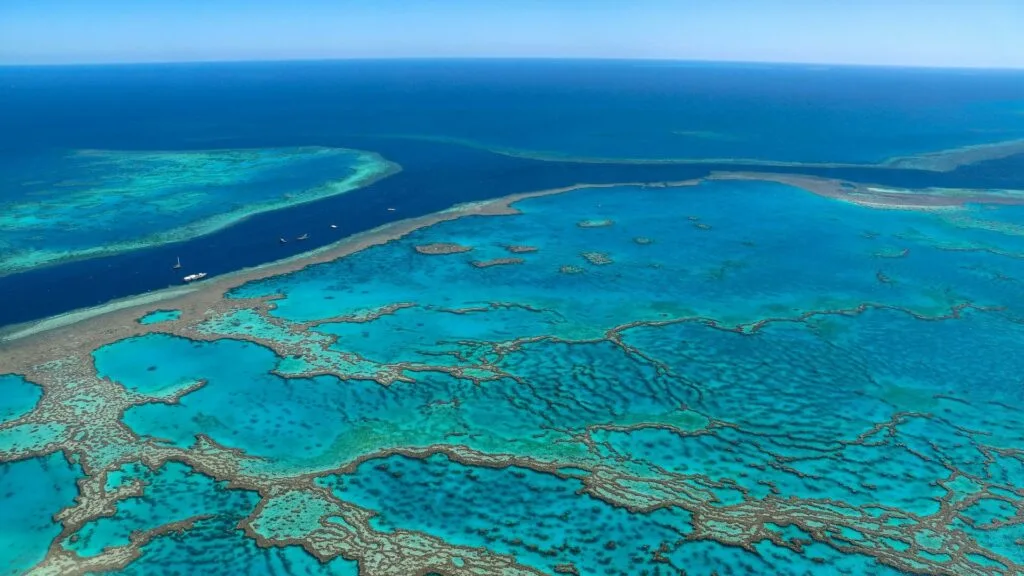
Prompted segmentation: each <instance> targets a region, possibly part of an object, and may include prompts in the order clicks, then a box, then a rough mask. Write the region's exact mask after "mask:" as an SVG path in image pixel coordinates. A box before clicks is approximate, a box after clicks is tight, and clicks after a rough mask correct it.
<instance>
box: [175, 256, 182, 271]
mask: <svg viewBox="0 0 1024 576" xmlns="http://www.w3.org/2000/svg"><path fill="white" fill-rule="evenodd" d="M173 268H174V269H175V270H177V269H178V268H181V257H180V256H179V257H178V261H177V262H176V263H175V264H174V266H173Z"/></svg>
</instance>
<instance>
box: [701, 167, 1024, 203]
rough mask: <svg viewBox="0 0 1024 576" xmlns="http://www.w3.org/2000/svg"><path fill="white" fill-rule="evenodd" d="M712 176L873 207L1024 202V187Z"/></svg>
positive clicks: (758, 174) (744, 174) (742, 174)
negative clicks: (898, 186) (897, 186)
mask: <svg viewBox="0 0 1024 576" xmlns="http://www.w3.org/2000/svg"><path fill="white" fill-rule="evenodd" d="M708 180H752V181H759V182H765V181H767V182H778V183H780V184H787V185H790V186H796V187H798V188H803V189H804V190H807V191H808V192H813V193H814V194H818V195H820V196H824V197H826V198H832V199H835V200H843V201H846V202H851V203H853V204H858V205H861V206H865V207H872V208H888V209H897V210H900V209H902V210H931V209H938V210H941V209H949V208H962V207H963V206H964V205H965V204H986V205H996V204H1003V205H1022V204H1024V190H977V189H963V188H919V189H895V188H892V187H881V186H872V185H870V184H863V183H857V182H849V181H844V180H837V179H834V178H823V177H820V176H806V175H801V174H771V173H765V172H721V173H713V174H711V175H710V176H709V177H708Z"/></svg>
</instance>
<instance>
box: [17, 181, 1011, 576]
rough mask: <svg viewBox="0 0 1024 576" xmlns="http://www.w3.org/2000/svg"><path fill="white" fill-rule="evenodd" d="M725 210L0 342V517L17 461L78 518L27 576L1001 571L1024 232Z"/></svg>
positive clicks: (741, 193)
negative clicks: (14, 399)
mask: <svg viewBox="0 0 1024 576" xmlns="http://www.w3.org/2000/svg"><path fill="white" fill-rule="evenodd" d="M729 176H730V175H727V174H726V175H718V176H716V177H715V178H713V179H708V180H701V181H683V182H675V183H669V184H667V185H664V184H656V185H644V184H641V183H631V184H619V185H606V186H592V185H585V184H584V185H577V186H571V187H566V188H560V189H552V190H545V191H541V192H536V193H528V194H521V195H516V196H511V197H506V198H502V199H499V200H494V201H489V202H482V203H476V204H470V205H464V206H460V207H458V208H456V209H452V210H449V211H446V212H443V213H439V214H434V215H430V216H426V217H422V218H418V219H412V220H407V221H402V222H398V223H394V224H390V225H387V226H385V227H382V228H380V229H378V230H374V231H372V232H369V233H365V234H362V235H359V236H356V237H353V238H350V239H346V240H344V241H342V242H340V243H337V244H335V245H332V246H328V247H326V248H324V249H321V250H319V251H317V252H316V253H314V254H312V255H309V256H306V257H302V258H294V259H291V260H287V261H283V262H279V263H276V264H273V265H268V266H265V267H261V268H259V269H252V270H246V271H241V272H238V273H234V274H230V275H225V276H223V277H217V278H213V279H210V280H208V281H206V282H204V283H201V284H199V285H197V286H196V287H195V288H194V289H191V290H189V291H178V292H175V293H173V294H171V295H169V296H168V297H166V298H161V299H159V300H158V301H154V300H149V301H146V302H142V303H140V304H138V305H134V306H132V305H127V304H126V303H121V304H120V305H119V307H118V308H117V309H114V310H112V311H110V312H109V313H106V314H97V315H94V316H90V317H86V318H84V319H81V320H80V321H78V322H77V323H74V324H71V325H66V326H63V327H56V328H52V329H49V330H42V331H39V330H36V331H33V330H32V329H31V328H29V329H23V330H21V331H20V336H19V335H18V334H15V335H14V336H18V337H12V338H9V339H7V340H5V341H3V342H0V359H2V360H0V374H4V373H10V374H16V375H17V376H8V377H7V378H6V379H4V380H3V381H0V385H4V386H12V387H14V388H16V389H19V390H24V391H25V392H24V393H23V398H24V400H22V401H19V402H18V403H17V405H16V406H14V407H13V408H10V409H8V412H6V414H9V416H8V417H7V419H6V420H4V421H3V422H2V423H0V479H2V478H7V477H9V476H11V475H15V476H13V477H14V478H15V479H20V480H18V481H17V482H12V483H10V485H11V486H12V487H13V488H10V489H8V491H7V492H4V491H0V499H3V498H12V499H15V500H17V495H18V494H20V493H21V492H22V491H24V490H26V489H27V488H26V486H30V485H32V484H31V483H32V482H34V481H37V480H36V479H37V478H39V477H45V476H40V475H41V474H42V472H39V471H38V470H42V469H43V468H44V467H43V465H42V464H40V463H41V462H43V460H46V459H50V460H52V461H53V463H48V464H47V465H49V466H51V467H50V468H47V470H49V471H50V472H49V473H50V474H51V475H54V478H55V481H59V482H61V483H62V485H64V486H65V487H67V486H71V485H74V486H75V487H76V488H77V498H75V499H74V501H73V502H72V501H70V500H69V498H68V494H67V493H66V492H64V493H60V494H57V495H55V496H54V497H53V498H51V499H43V500H41V501H39V502H38V503H33V507H34V508H33V509H32V510H31V511H30V513H26V514H27V515H28V516H31V517H34V518H38V517H45V518H48V519H49V518H50V515H53V519H54V521H53V522H48V523H45V524H41V525H40V526H38V527H33V529H32V530H31V531H29V532H28V533H27V535H26V537H23V538H21V539H19V540H18V542H17V551H18V553H19V554H20V556H19V558H22V559H23V560H19V561H20V562H22V564H21V566H25V570H27V571H29V572H30V573H37V574H52V573H85V572H109V571H118V572H120V571H124V572H128V573H131V572H138V573H145V572H146V570H147V569H152V567H153V566H161V565H163V566H165V567H166V566H168V565H170V566H172V569H178V570H182V571H185V570H188V571H192V572H198V573H205V574H228V573H236V572H237V570H238V569H239V567H243V569H245V570H246V571H247V572H262V573H273V570H274V568H271V567H268V566H272V567H279V566H288V567H289V568H288V570H291V571H301V572H302V573H310V574H317V573H333V574H338V573H340V574H356V573H358V574H365V575H369V576H385V575H388V576H390V575H407V574H431V573H436V574H445V575H457V576H462V575H467V576H468V575H470V574H508V575H513V574H524V575H525V574H630V575H631V574H643V573H647V574H652V575H653V574H678V573H682V572H684V571H685V572H686V573H688V574H712V573H717V574H744V573H770V574H794V575H796V574H805V573H808V572H815V571H821V570H824V569H828V570H830V571H835V572H838V573H851V574H880V575H886V574H892V575H896V574H908V573H909V574H958V575H960V574H970V575H982V574H995V573H1015V572H1019V571H1021V570H1022V569H1024V554H1022V553H1021V546H1020V544H1019V542H1020V540H1021V539H1022V538H1024V431H1022V430H1021V428H1020V426H1019V421H1020V418H1021V416H1022V409H1021V408H1020V401H1021V400H1022V399H1024V398H1022V396H1021V390H1019V387H1017V386H1016V385H1015V384H1014V383H1015V382H1016V381H1017V380H1018V379H1019V374H1020V373H1021V371H1022V369H1024V361H1022V360H1021V359H1020V358H1019V357H1018V355H1013V354H1007V353H1006V351H1007V350H1012V349H1013V347H1014V346H1015V343H1016V342H1018V341H1019V339H1020V337H1021V336H1022V332H1021V331H1022V330H1024V314H1022V312H1024V303H1022V301H1021V300H1020V298H1019V294H1020V282H1021V281H1022V280H1024V258H1020V257H1016V256H1013V254H1018V253H1024V234H1020V233H1019V230H1020V228H1019V227H1020V226H1021V225H1022V224H1024V212H1022V209H1021V208H1020V207H1018V206H1013V205H1007V204H1005V203H999V202H998V199H999V198H1001V197H1003V196H1002V195H998V194H997V195H994V196H993V198H995V199H996V200H997V201H996V202H994V203H986V202H985V199H986V195H985V194H984V193H983V192H978V193H976V194H974V195H973V196H972V198H974V200H972V202H970V203H962V204H960V205H959V207H958V208H957V209H956V214H957V215H958V216H957V217H955V218H951V217H949V216H948V214H949V213H948V211H936V210H932V209H930V206H929V205H928V204H922V205H914V204H911V205H910V209H906V210H887V209H879V208H885V207H886V205H885V202H884V201H869V200H870V197H869V196H870V195H871V194H878V195H879V197H880V198H888V196H887V195H888V194H890V192H888V191H885V190H881V191H878V190H873V189H872V187H871V186H869V185H862V184H858V183H851V184H852V185H853V186H855V187H856V188H857V190H860V191H861V192H860V194H863V195H865V196H866V198H865V201H864V202H845V201H837V198H835V197H832V196H829V195H828V194H824V193H821V191H823V190H824V191H828V190H832V189H833V188H831V187H833V186H835V185H834V184H830V183H829V182H828V181H819V180H815V179H808V178H806V177H799V178H798V179H797V180H793V181H779V180H777V179H774V181H773V179H767V178H766V179H754V178H753V177H752V176H751V175H749V174H747V175H734V176H735V178H730V177H729ZM809 192H814V193H809ZM928 194H932V192H929V193H928ZM580 222H600V223H605V222H614V224H613V225H601V226H580V225H579V223H580ZM698 224H699V226H698ZM417 246H461V247H468V246H472V248H473V249H472V250H465V251H453V252H450V253H445V255H444V256H435V255H433V254H431V253H430V252H429V251H428V253H426V254H423V253H420V252H418V251H417V250H416V247H417ZM512 247H529V248H531V249H530V250H513V248H512ZM953 247H956V248H957V249H953ZM996 249H998V251H996ZM510 253H513V254H515V255H516V259H517V260H521V262H518V263H517V264H516V265H514V266H507V265H506V266H497V265H496V266H484V267H477V266H474V265H473V262H487V261H497V260H501V259H505V258H509V254H510ZM566 268H571V269H572V270H574V271H576V273H573V274H564V273H561V272H560V270H563V269H566ZM167 310H173V311H175V312H178V314H176V315H174V316H176V317H169V316H167V315H165V314H164V315H160V316H159V318H160V320H161V321H159V322H151V323H141V322H140V321H139V320H140V319H142V318H147V317H148V318H152V316H150V315H151V314H153V313H155V312H159V311H167ZM33 387H38V388H39V389H41V390H42V397H41V398H38V397H36V396H34V395H33V394H32V389H33ZM34 399H35V400H37V403H36V404H34V405H33V404H32V402H33V400H34ZM58 465H59V466H58ZM56 470H59V474H58V473H57V472H56ZM4 487H7V485H6V484H5V485H4ZM4 494H11V496H4ZM6 504H7V502H5V501H0V510H7V509H9V507H8V506H7V505H6ZM19 518H20V517H19ZM225 558H230V562H226V561H225ZM163 562H167V563H170V564H162V563H163Z"/></svg>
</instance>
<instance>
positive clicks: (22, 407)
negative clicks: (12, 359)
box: [0, 374, 43, 424]
mask: <svg viewBox="0 0 1024 576" xmlns="http://www.w3.org/2000/svg"><path fill="white" fill-rule="evenodd" d="M42 396H43V391H42V389H40V388H39V387H38V386H36V385H35V384H32V383H31V382H27V381H25V379H24V378H22V377H21V376H16V375H14V374H6V375H2V376H0V424H3V423H4V422H7V421H9V420H15V419H17V418H19V417H21V416H24V415H25V414H28V413H29V412H31V411H32V408H34V407H35V405H36V403H37V402H38V401H39V399H40V398H42Z"/></svg>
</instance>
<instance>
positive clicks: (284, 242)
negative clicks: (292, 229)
mask: <svg viewBox="0 0 1024 576" xmlns="http://www.w3.org/2000/svg"><path fill="white" fill-rule="evenodd" d="M280 240H281V244H287V243H288V241H287V240H285V239H284V238H281V239H280Z"/></svg>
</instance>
